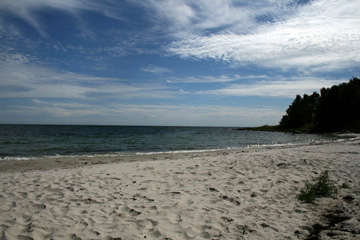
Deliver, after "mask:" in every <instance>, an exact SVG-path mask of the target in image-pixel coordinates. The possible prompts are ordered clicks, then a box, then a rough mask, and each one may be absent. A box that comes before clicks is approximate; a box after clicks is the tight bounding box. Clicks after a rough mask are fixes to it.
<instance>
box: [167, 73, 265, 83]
mask: <svg viewBox="0 0 360 240" xmlns="http://www.w3.org/2000/svg"><path fill="white" fill-rule="evenodd" d="M266 78H268V77H267V76H265V75H258V76H255V75H249V76H240V75H237V74H235V75H233V76H226V75H220V76H197V77H195V76H190V77H171V78H168V79H167V82H168V83H226V82H234V81H237V80H244V79H266Z"/></svg>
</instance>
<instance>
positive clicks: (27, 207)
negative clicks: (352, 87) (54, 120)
mask: <svg viewBox="0 0 360 240" xmlns="http://www.w3.org/2000/svg"><path fill="white" fill-rule="evenodd" d="M325 170H328V171H329V176H330V178H331V180H332V181H333V183H334V185H335V186H337V187H338V193H337V195H336V196H335V197H332V198H319V199H317V200H316V204H309V203H303V202H301V201H299V200H298V199H297V195H298V194H299V193H300V190H301V189H302V188H303V187H304V184H305V181H313V180H314V179H315V178H317V177H318V176H319V175H320V174H321V172H323V171H325ZM359 183H360V140H359V138H356V139H353V140H346V141H339V142H329V143H321V144H309V145H293V146H272V147H259V148H256V147H254V148H243V149H232V150H218V151H203V152H200V151H199V152H183V153H158V154H141V155H134V154H133V155H131V156H121V157H119V156H106V157H105V156H101V155H98V156H93V157H89V156H88V157H85V156H78V157H67V158H42V159H41V158H40V159H31V160H26V161H1V162H0V187H1V192H0V239H307V238H310V237H311V236H312V237H314V236H318V237H320V239H360V222H359V221H360V187H359V186H360V184H359ZM341 186H343V187H341ZM345 186H346V187H345ZM330 214H332V215H335V214H336V216H338V217H342V218H341V221H337V222H336V221H335V222H334V221H330V220H331V219H330V218H329V215H330ZM329 219H330V220H329ZM317 224H318V225H317ZM314 226H315V228H314ZM316 226H317V227H316ZM319 226H321V227H319ZM316 229H318V232H316Z"/></svg>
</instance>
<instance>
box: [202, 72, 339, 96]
mask: <svg viewBox="0 0 360 240" xmlns="http://www.w3.org/2000/svg"><path fill="white" fill-rule="evenodd" d="M342 82H345V81H344V80H323V79H316V78H309V77H303V78H295V79H288V80H273V81H269V80H265V81H256V82H253V83H248V84H233V85H230V86H227V87H225V88H221V89H216V90H206V91H199V92H197V93H198V94H207V95H219V96H238V97H240V96H259V97H278V98H294V97H295V96H296V95H298V94H300V95H303V94H311V93H313V92H319V91H320V89H321V88H323V87H325V88H326V87H331V86H333V85H337V84H340V83H342Z"/></svg>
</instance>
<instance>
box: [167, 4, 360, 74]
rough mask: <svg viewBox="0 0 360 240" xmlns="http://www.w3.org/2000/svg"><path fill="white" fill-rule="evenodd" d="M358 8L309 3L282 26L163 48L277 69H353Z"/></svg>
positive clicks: (358, 55) (359, 35)
mask: <svg viewBox="0 0 360 240" xmlns="http://www.w3.org/2000/svg"><path fill="white" fill-rule="evenodd" d="M359 12H360V4H359V2H357V1H353V0H341V1H335V0H331V1H325V0H318V1H312V2H311V3H310V4H307V5H304V6H301V7H300V8H299V9H298V11H296V12H294V13H293V15H291V17H289V18H288V19H287V20H286V21H281V22H276V23H271V24H266V25H259V27H257V28H254V29H253V31H252V32H251V33H247V34H239V33H237V32H235V31H231V32H223V33H218V34H212V35H208V36H203V35H201V34H199V35H197V36H194V37H193V38H191V39H183V40H179V41H176V42H174V43H173V44H172V46H171V47H170V48H169V49H168V50H169V52H170V53H172V54H177V55H180V56H182V57H185V58H188V57H194V58H199V59H217V60H222V61H228V62H233V63H237V64H249V63H250V64H257V65H260V66H264V67H276V68H283V69H290V68H295V69H299V70H304V71H305V70H308V71H331V70H339V69H346V68H351V67H356V66H359V63H360V50H359V48H358V43H359V42H360V28H359V27H358V26H360V15H359V14H358V13H359Z"/></svg>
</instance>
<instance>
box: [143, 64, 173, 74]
mask: <svg viewBox="0 0 360 240" xmlns="http://www.w3.org/2000/svg"><path fill="white" fill-rule="evenodd" d="M140 70H141V71H143V72H149V73H153V74H159V75H161V74H164V73H170V72H171V70H170V69H168V68H165V67H159V66H154V65H149V66H147V67H143V68H141V69H140Z"/></svg>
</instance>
